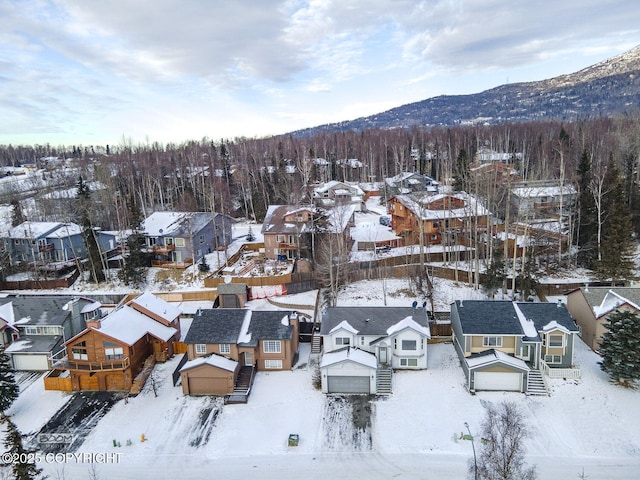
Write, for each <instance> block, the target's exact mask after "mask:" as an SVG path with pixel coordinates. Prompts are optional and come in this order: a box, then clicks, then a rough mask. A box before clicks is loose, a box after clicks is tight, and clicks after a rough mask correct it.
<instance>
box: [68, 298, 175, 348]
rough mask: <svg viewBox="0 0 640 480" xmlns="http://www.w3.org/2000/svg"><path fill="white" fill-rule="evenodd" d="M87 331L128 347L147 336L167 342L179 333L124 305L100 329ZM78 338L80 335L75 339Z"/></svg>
mask: <svg viewBox="0 0 640 480" xmlns="http://www.w3.org/2000/svg"><path fill="white" fill-rule="evenodd" d="M87 330H95V331H96V332H99V333H100V334H103V335H106V336H108V337H111V338H113V339H115V340H118V341H120V342H123V343H126V344H127V345H133V344H134V343H136V342H137V341H138V340H140V339H141V338H142V337H144V336H145V335H147V334H150V335H152V336H154V337H156V338H157V339H159V340H162V341H164V342H166V341H168V340H170V339H171V337H173V336H174V335H175V334H176V333H177V330H176V329H175V328H173V327H167V326H165V325H163V324H161V323H160V322H158V321H156V320H154V319H153V318H151V317H148V316H147V315H145V314H143V313H140V312H138V311H137V310H135V309H134V308H131V307H130V306H128V305H124V306H122V307H120V308H118V309H116V310H114V311H113V312H111V313H110V314H109V315H107V316H106V317H104V318H103V319H102V320H101V321H100V328H93V327H90V328H88V329H87ZM87 330H85V332H86V331H87ZM85 332H82V333H81V334H80V335H82V334H83V333H85ZM77 337H78V335H76V337H74V338H77ZM71 340H73V339H71ZM71 340H69V341H67V342H66V343H69V342H70V341H71Z"/></svg>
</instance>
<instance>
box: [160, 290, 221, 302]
mask: <svg viewBox="0 0 640 480" xmlns="http://www.w3.org/2000/svg"><path fill="white" fill-rule="evenodd" d="M154 295H155V296H156V297H158V298H161V299H162V300H164V301H165V302H200V301H202V302H206V301H209V300H210V301H212V302H213V301H215V299H216V298H218V292H216V291H215V290H198V291H189V292H156V293H154Z"/></svg>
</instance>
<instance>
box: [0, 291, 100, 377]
mask: <svg viewBox="0 0 640 480" xmlns="http://www.w3.org/2000/svg"><path fill="white" fill-rule="evenodd" d="M101 307H102V305H101V304H100V303H99V302H96V301H94V300H90V299H88V298H83V297H73V296H54V295H33V296H24V295H15V296H14V295H9V296H5V297H3V298H0V325H2V327H1V331H2V341H3V345H5V352H6V353H7V355H9V357H10V358H11V362H12V364H13V368H14V369H15V370H36V371H46V370H49V368H50V366H49V358H50V357H51V355H52V354H54V353H56V352H57V351H59V350H60V349H61V348H62V345H63V343H64V342H65V341H66V340H68V339H69V338H71V337H73V336H74V335H75V334H77V333H78V332H80V331H82V330H83V329H84V328H85V326H86V322H87V321H88V320H91V319H93V318H96V317H100V316H101V315H102V310H101Z"/></svg>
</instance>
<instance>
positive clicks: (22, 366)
mask: <svg viewBox="0 0 640 480" xmlns="http://www.w3.org/2000/svg"><path fill="white" fill-rule="evenodd" d="M12 357H13V368H14V369H15V370H49V362H47V357H46V356H45V355H19V354H14V355H12Z"/></svg>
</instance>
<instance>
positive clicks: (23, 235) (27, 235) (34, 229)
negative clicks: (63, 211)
mask: <svg viewBox="0 0 640 480" xmlns="http://www.w3.org/2000/svg"><path fill="white" fill-rule="evenodd" d="M61 225H62V224H61V223H60V222H22V223H21V224H20V225H17V226H15V227H13V228H11V229H10V230H9V232H8V237H9V238H19V239H32V238H41V237H45V236H46V235H47V234H49V233H51V232H53V231H54V230H56V229H58V228H59V227H60V226H61Z"/></svg>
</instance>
